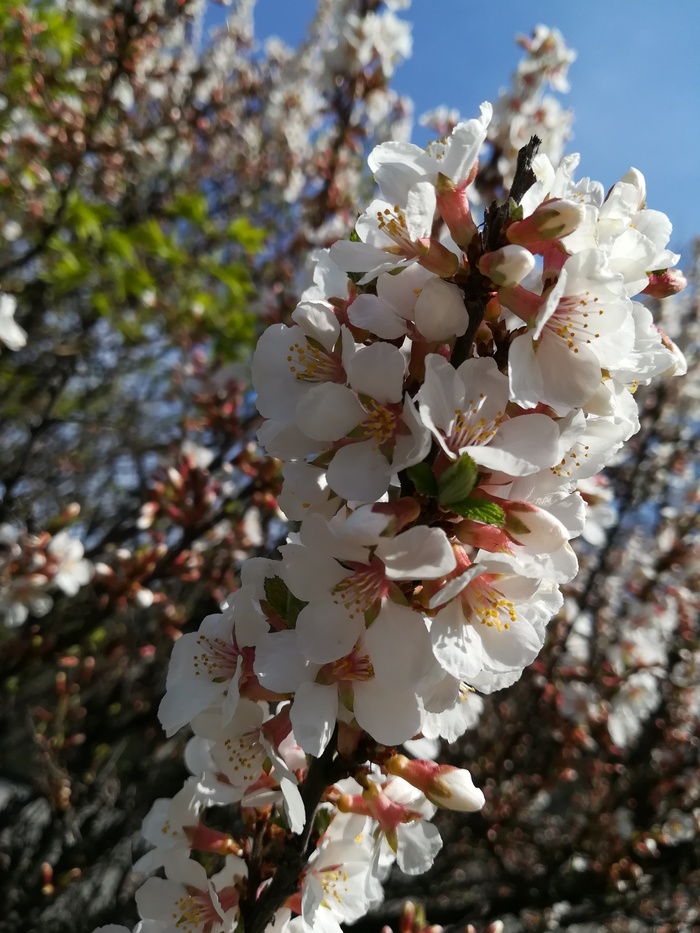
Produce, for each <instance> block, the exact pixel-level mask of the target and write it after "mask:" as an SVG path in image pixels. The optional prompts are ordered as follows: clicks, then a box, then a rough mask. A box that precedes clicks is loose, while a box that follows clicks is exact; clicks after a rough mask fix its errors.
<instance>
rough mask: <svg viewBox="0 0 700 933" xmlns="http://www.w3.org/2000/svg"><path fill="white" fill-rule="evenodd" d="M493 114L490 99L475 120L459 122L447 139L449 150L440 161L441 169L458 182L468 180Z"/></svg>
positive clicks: (481, 107)
mask: <svg viewBox="0 0 700 933" xmlns="http://www.w3.org/2000/svg"><path fill="white" fill-rule="evenodd" d="M492 116H493V107H492V106H491V104H490V103H489V102H488V101H484V103H483V104H481V106H480V115H479V116H478V117H476V118H474V119H473V120H467V121H465V122H464V123H458V124H457V126H456V127H455V128H454V129H453V131H452V135H451V136H450V138H449V140H448V141H447V151H446V152H445V154H444V156H443V159H442V160H441V162H440V171H441V172H442V174H443V175H447V177H448V178H450V179H452V181H454V182H455V183H456V184H460V182H463V181H466V180H467V178H468V177H469V173H470V172H471V170H472V168H473V167H474V163H475V162H476V160H477V158H478V156H479V150H480V149H481V147H482V145H483V143H484V140H485V139H486V130H487V129H488V125H489V123H490V122H491V117H492Z"/></svg>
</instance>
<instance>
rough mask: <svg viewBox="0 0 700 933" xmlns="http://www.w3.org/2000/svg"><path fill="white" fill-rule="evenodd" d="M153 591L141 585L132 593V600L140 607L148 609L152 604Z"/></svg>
mask: <svg viewBox="0 0 700 933" xmlns="http://www.w3.org/2000/svg"><path fill="white" fill-rule="evenodd" d="M153 598H154V597H153V591H152V590H147V589H144V588H143V587H141V588H140V589H138V590H136V592H135V593H134V602H135V603H136V605H137V606H140V607H141V608H142V609H148V608H150V607H151V606H152V605H153Z"/></svg>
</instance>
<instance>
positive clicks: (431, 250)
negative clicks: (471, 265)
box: [416, 237, 459, 279]
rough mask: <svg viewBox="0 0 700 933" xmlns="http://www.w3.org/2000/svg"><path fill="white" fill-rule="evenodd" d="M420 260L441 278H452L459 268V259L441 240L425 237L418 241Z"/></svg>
mask: <svg viewBox="0 0 700 933" xmlns="http://www.w3.org/2000/svg"><path fill="white" fill-rule="evenodd" d="M416 246H417V253H418V262H419V263H420V264H421V266H423V268H424V269H427V270H428V272H432V273H433V274H434V275H439V276H440V278H441V279H450V278H452V276H453V275H454V274H455V272H457V270H458V269H459V259H458V258H457V257H456V256H455V254H454V253H453V252H452V251H451V250H449V249H448V248H447V247H446V246H443V245H442V243H440V241H439V240H436V239H434V238H433V237H423V238H422V239H420V240H418V241H417V243H416Z"/></svg>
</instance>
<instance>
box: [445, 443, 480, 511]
mask: <svg viewBox="0 0 700 933" xmlns="http://www.w3.org/2000/svg"><path fill="white" fill-rule="evenodd" d="M478 476H479V468H478V466H477V465H476V463H474V461H473V460H472V458H471V457H470V456H469V454H462V456H461V457H460V458H459V460H457V462H456V463H453V464H451V465H450V466H448V468H447V469H446V470H445V472H444V473H443V474H442V476H441V477H440V479H439V480H438V502H439V503H440V505H446V506H450V507H451V506H452V505H453V504H454V503H455V502H461V501H462V500H463V499H466V498H467V496H468V495H469V493H470V492H471V491H472V489H473V488H474V486H476V481H477V478H478Z"/></svg>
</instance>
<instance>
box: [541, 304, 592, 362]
mask: <svg viewBox="0 0 700 933" xmlns="http://www.w3.org/2000/svg"><path fill="white" fill-rule="evenodd" d="M602 314H603V307H602V305H601V303H600V299H599V298H597V297H593V298H592V297H591V293H590V292H589V291H586V292H585V293H584V294H583V295H568V296H565V297H564V298H562V299H561V301H560V302H559V304H558V305H557V310H556V311H555V312H554V314H553V315H552V316H551V318H550V319H549V321H547V324H546V325H545V326H546V327H547V328H548V329H549V331H550V332H551V333H552V334H554V335H555V336H557V337H559V338H561V339H562V340H563V341H565V343H566V345H567V347H568V348H569V349H570V350H572V351H573V352H574V353H578V347H577V346H576V344H581V343H591V342H592V341H593V340H595V339H596V338H597V337H600V333H599V332H596V331H595V327H596V322H597V320H598V318H600V317H601V316H602Z"/></svg>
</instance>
